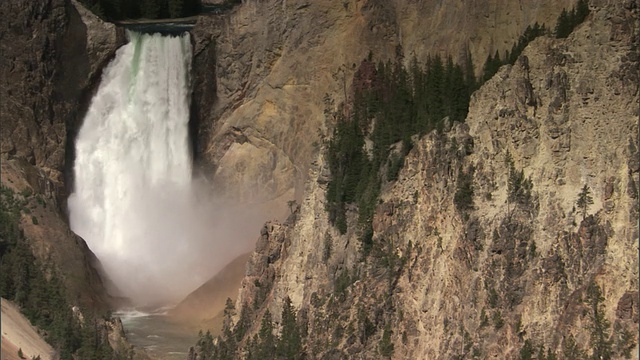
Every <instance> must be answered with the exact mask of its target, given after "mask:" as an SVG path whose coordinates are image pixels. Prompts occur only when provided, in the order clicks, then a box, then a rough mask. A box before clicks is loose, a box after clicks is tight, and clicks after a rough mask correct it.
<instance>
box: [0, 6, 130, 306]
mask: <svg viewBox="0 0 640 360" xmlns="http://www.w3.org/2000/svg"><path fill="white" fill-rule="evenodd" d="M0 18H1V19H2V25H0V26H1V27H2V28H1V29H0V37H1V41H0V48H1V52H2V54H3V56H2V59H0V77H2V79H3V83H2V86H0V108H1V110H0V111H1V113H0V114H1V116H2V127H1V128H0V156H1V162H2V172H1V173H2V185H3V186H6V187H9V188H11V189H13V190H15V191H16V192H21V193H23V194H25V198H26V200H27V201H28V209H25V210H24V211H23V215H22V216H23V219H22V224H21V226H22V228H23V230H24V233H25V236H26V238H27V239H29V241H30V243H31V245H32V248H33V250H34V253H35V254H36V255H37V257H38V258H39V259H40V260H41V261H43V262H49V261H53V263H54V265H55V268H56V269H58V270H59V271H60V272H61V274H62V275H63V277H64V279H65V282H66V285H67V288H68V289H69V290H70V296H71V297H72V299H70V300H71V301H72V303H78V302H79V303H80V304H82V305H85V306H93V307H97V308H105V307H106V303H105V301H106V300H107V296H106V293H105V290H104V288H103V284H102V280H101V279H100V276H99V275H98V272H97V271H96V270H95V269H96V267H99V264H98V262H97V260H96V259H95V257H94V256H93V254H92V253H91V252H90V251H89V249H88V248H87V246H86V244H85V243H84V241H83V240H82V239H80V238H79V237H77V236H76V235H74V234H73V233H72V232H71V231H70V230H69V227H68V224H67V222H66V219H65V217H66V216H65V215H64V211H65V208H66V205H65V202H66V196H67V194H68V189H70V188H71V186H72V179H71V177H69V176H66V178H65V173H66V174H67V175H68V174H71V173H72V171H71V169H72V167H73V157H74V155H73V151H74V149H73V144H74V143H73V142H74V137H75V133H76V131H77V129H78V128H79V126H80V122H81V120H82V116H83V114H84V112H85V111H86V108H87V107H88V105H89V101H90V99H91V94H92V90H93V89H94V87H95V86H96V84H97V80H99V77H100V74H101V71H102V67H103V66H104V65H106V64H107V62H108V61H109V60H110V59H111V57H112V56H113V54H114V53H115V50H116V49H117V48H118V46H120V45H121V44H122V43H123V41H124V33H123V32H122V31H117V30H116V28H115V26H113V25H109V24H106V23H104V22H102V21H100V20H99V19H98V18H97V17H95V16H94V15H93V14H91V13H90V12H88V11H87V10H85V9H83V8H82V7H81V6H80V5H78V4H77V3H76V2H75V1H63V0H47V1H29V2H25V1H13V0H9V1H3V2H2V3H1V4H0ZM34 218H35V219H36V220H33V219H34Z"/></svg>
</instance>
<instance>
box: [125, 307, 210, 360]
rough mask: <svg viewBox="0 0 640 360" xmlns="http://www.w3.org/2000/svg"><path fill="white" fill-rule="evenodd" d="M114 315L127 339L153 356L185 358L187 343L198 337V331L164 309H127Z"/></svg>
mask: <svg viewBox="0 0 640 360" xmlns="http://www.w3.org/2000/svg"><path fill="white" fill-rule="evenodd" d="M114 315H115V316H118V317H120V319H121V320H122V324H123V325H124V330H125V333H126V335H127V339H128V340H129V342H130V343H131V344H133V345H134V346H135V347H136V348H138V349H143V350H144V351H145V352H146V353H147V354H148V355H149V356H150V357H151V358H152V359H159V360H178V359H179V360H184V359H186V358H187V355H188V352H189V347H191V346H194V345H195V344H196V342H197V341H198V331H197V330H196V329H194V328H192V327H186V326H184V325H181V324H177V323H175V322H173V321H171V319H170V318H169V317H168V316H167V314H166V309H159V310H156V311H150V312H141V311H137V310H127V311H120V312H116V313H115V314H114Z"/></svg>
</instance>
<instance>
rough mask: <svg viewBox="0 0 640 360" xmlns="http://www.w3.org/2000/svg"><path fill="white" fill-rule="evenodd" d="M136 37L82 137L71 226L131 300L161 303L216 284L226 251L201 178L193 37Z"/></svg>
mask: <svg viewBox="0 0 640 360" xmlns="http://www.w3.org/2000/svg"><path fill="white" fill-rule="evenodd" d="M129 39H130V42H129V43H128V44H127V45H125V46H123V47H122V48H120V49H119V50H118V52H117V53H116V56H115V59H114V60H113V61H112V63H111V64H110V65H109V66H108V67H107V68H106V69H105V72H104V75H103V78H102V82H101V84H100V87H99V89H98V92H97V94H96V95H95V97H94V99H93V100H92V103H91V106H90V108H89V111H88V113H87V115H86V117H85V119H84V123H83V125H82V128H81V129H80V132H79V134H78V137H77V142H76V159H75V169H74V171H75V189H74V191H75V192H74V193H73V194H72V195H71V196H70V197H69V209H70V222H71V228H72V230H73V231H74V232H75V233H77V234H78V235H80V236H82V237H83V238H84V239H85V241H86V242H87V244H88V245H89V247H90V248H91V250H92V251H93V252H94V253H95V254H96V255H97V257H98V258H99V259H100V261H101V262H102V264H103V267H104V268H105V270H106V272H107V275H108V276H109V277H110V279H111V280H112V281H113V282H114V283H115V285H116V286H117V287H118V288H119V289H120V290H121V291H122V293H123V294H122V295H124V296H127V297H129V298H131V299H133V300H134V301H135V302H136V303H137V304H149V303H161V302H167V301H174V300H176V299H179V298H180V297H181V296H184V295H185V294H186V293H188V292H189V291H191V290H193V289H194V288H196V287H197V286H199V285H200V284H202V282H203V281H204V280H206V279H207V278H208V277H209V276H211V275H212V274H211V272H212V270H213V269H214V268H215V267H216V266H214V265H213V264H211V263H212V262H214V261H212V260H213V259H214V258H215V256H214V255H215V252H216V251H217V252H219V251H220V248H217V249H216V248H215V246H214V247H212V246H210V243H211V241H212V240H211V237H212V235H211V234H212V233H213V231H211V229H208V228H207V226H209V225H211V226H213V224H210V223H211V221H210V220H211V219H207V218H205V217H204V216H203V214H205V213H206V211H203V210H202V208H198V203H199V199H198V197H197V196H196V195H195V193H194V189H193V182H192V179H191V174H192V171H191V159H190V149H189V129H188V122H189V101H190V99H189V96H190V87H189V82H190V80H189V70H190V64H191V44H190V40H189V35H188V34H185V35H182V36H180V37H166V36H161V35H158V34H155V35H142V34H138V33H129ZM227 250H228V249H227ZM234 252H235V253H238V252H240V251H238V249H235V250H234V251H232V253H234ZM231 255H232V254H231ZM227 256H229V255H227ZM220 260H221V259H220V257H219V256H218V261H220ZM221 265H224V263H222V264H221ZM218 267H219V266H218Z"/></svg>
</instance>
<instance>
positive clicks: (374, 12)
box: [192, 0, 573, 202]
mask: <svg viewBox="0 0 640 360" xmlns="http://www.w3.org/2000/svg"><path fill="white" fill-rule="evenodd" d="M572 5H573V1H571V0H563V1H536V2H530V1H507V0H496V1H489V2H487V1H461V0H460V1H453V2H452V1H448V2H446V4H443V3H442V2H440V1H426V0H425V1H405V0H395V1H380V0H357V1H356V0H350V1H342V2H337V1H329V0H320V1H303V0H294V1H279V0H278V1H276V0H268V1H255V0H248V1H244V2H243V3H242V5H240V6H237V7H236V8H234V10H233V11H231V13H229V14H226V15H222V16H220V15H208V16H202V17H200V18H199V20H198V24H197V25H196V28H195V29H194V30H193V31H192V34H193V36H194V43H195V52H196V55H195V58H194V65H193V72H194V77H195V87H194V88H195V89H196V91H195V92H194V114H196V118H197V119H198V122H199V126H198V139H197V143H198V145H197V156H198V158H199V162H200V164H201V165H202V166H203V167H204V168H205V172H206V173H207V174H208V175H209V176H210V177H211V178H213V179H214V182H215V187H216V188H217V189H219V190H220V192H221V193H224V194H232V196H233V197H235V198H236V199H240V200H243V201H249V202H256V201H258V202H259V201H265V200H270V199H274V198H279V197H283V198H284V199H291V198H292V197H293V196H294V194H293V190H294V189H295V190H296V195H295V197H296V198H297V199H298V200H299V199H300V198H301V196H302V191H303V183H304V179H305V178H306V174H307V169H308V168H309V165H310V163H311V161H312V160H313V159H314V158H315V154H316V153H317V150H318V147H319V143H320V142H321V141H322V140H321V138H322V137H323V136H326V135H327V131H328V130H327V129H330V128H331V127H332V125H333V124H331V123H326V122H325V116H324V112H325V110H330V111H333V110H335V108H334V106H335V105H337V104H339V103H340V102H342V101H343V100H344V99H345V96H346V89H348V88H349V86H350V84H349V81H350V79H351V78H352V76H353V72H354V71H355V70H356V69H355V64H359V63H360V61H361V60H362V59H364V58H365V57H366V56H367V55H368V54H369V52H370V51H371V52H372V54H373V56H374V57H375V58H376V59H378V58H379V59H382V60H386V59H388V58H393V57H394V56H395V55H394V54H398V55H401V56H404V58H405V60H406V61H409V60H410V59H411V58H412V57H413V56H414V55H415V56H416V57H417V58H418V59H422V60H424V59H426V56H427V55H428V54H435V53H441V54H443V55H446V54H450V55H452V56H453V57H454V58H455V59H457V60H462V58H463V57H464V56H466V54H467V52H470V53H471V55H472V58H473V59H474V63H475V65H476V69H477V70H479V69H480V68H481V67H482V65H483V63H484V60H485V59H486V57H487V55H488V54H489V53H494V52H495V51H496V50H500V51H501V52H502V53H503V52H504V51H505V50H507V49H510V48H511V46H512V44H513V43H514V42H515V41H517V39H518V37H519V36H520V35H521V34H522V32H523V31H524V29H525V28H526V27H527V25H531V24H533V23H534V22H536V21H537V22H539V23H540V24H542V23H546V24H547V25H548V26H553V23H554V22H555V19H556V18H557V16H558V14H560V11H561V10H562V8H563V7H567V8H570V7H571V6H572ZM478 72H479V71H478Z"/></svg>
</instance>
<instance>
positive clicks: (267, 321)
mask: <svg viewBox="0 0 640 360" xmlns="http://www.w3.org/2000/svg"><path fill="white" fill-rule="evenodd" d="M258 340H259V342H258V344H257V351H256V355H257V358H258V359H273V358H274V357H275V355H276V340H277V339H276V337H275V336H274V335H273V320H272V319H271V313H270V312H269V310H267V311H265V313H264V316H263V317H262V323H261V324H260V331H259V332H258Z"/></svg>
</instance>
